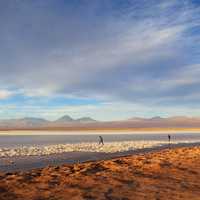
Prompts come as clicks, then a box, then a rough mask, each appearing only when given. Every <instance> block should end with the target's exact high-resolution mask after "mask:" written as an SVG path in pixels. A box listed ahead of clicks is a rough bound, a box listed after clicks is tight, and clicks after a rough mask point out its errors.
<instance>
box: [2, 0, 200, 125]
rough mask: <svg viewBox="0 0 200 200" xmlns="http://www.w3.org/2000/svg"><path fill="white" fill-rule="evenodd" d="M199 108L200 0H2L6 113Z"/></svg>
mask: <svg viewBox="0 0 200 200" xmlns="http://www.w3.org/2000/svg"><path fill="white" fill-rule="evenodd" d="M63 115H70V116H72V117H74V118H78V117H84V116H88V117H93V118H95V119H97V120H103V121H104V120H105V121H106V120H121V119H128V118H131V117H134V116H136V117H153V116H162V117H167V116H180V115H181V116H182V115H184V116H200V1H199V0H170V1H169V0H73V1H68V0H48V1H46V0H1V1H0V119H9V118H21V117H41V118H46V119H49V120H54V119H57V118H59V117H61V116H63Z"/></svg>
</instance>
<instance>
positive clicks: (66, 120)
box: [54, 115, 75, 123]
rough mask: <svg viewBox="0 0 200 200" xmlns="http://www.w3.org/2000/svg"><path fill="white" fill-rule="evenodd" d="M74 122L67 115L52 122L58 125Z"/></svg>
mask: <svg viewBox="0 0 200 200" xmlns="http://www.w3.org/2000/svg"><path fill="white" fill-rule="evenodd" d="M73 121H75V120H74V119H73V118H72V117H70V116H69V115H64V116H63V117H61V118H59V119H57V120H56V121H54V122H59V123H66V122H73Z"/></svg>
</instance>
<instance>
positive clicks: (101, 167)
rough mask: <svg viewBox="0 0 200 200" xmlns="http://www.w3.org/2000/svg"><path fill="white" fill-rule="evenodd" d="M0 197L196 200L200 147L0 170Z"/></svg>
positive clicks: (199, 194) (199, 189)
mask: <svg viewBox="0 0 200 200" xmlns="http://www.w3.org/2000/svg"><path fill="white" fill-rule="evenodd" d="M0 180H1V181H0V199H1V200H11V199H12V200H13V199H16V200H22V199H29V200H32V199H34V200H45V199H46V200H47V199H49V200H64V199H65V200H68V199H70V200H79V199H87V200H92V199H98V200H100V199H102V200H103V199H108V200H129V199H136V200H137V199H138V200H141V199H148V200H159V199H164V200H166V199H170V200H173V199H181V200H182V199H185V200H188V199H191V200H199V199H200V147H199V146H195V147H174V148H171V149H160V150H158V149H157V150H154V151H151V152H148V153H147V152H146V153H139V154H137V155H129V156H123V157H118V158H113V159H107V160H99V161H93V162H85V163H80V164H64V165H60V166H51V167H45V168H41V169H33V170H30V171H24V172H13V173H1V174H0Z"/></svg>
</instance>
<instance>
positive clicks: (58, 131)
mask: <svg viewBox="0 0 200 200" xmlns="http://www.w3.org/2000/svg"><path fill="white" fill-rule="evenodd" d="M112 133H115V134H123V133H124V134H131V133H133V134H143V133H144V134H148V133H149V134H152V133H158V134H160V133H170V134H173V133H200V128H157V127H155V128H154V127H153V128H109V129H108V128H107V129H106V128H84V127H81V128H76V127H74V128H37V129H36V128H35V129H0V136H1V135H81V134H101V135H104V134H112Z"/></svg>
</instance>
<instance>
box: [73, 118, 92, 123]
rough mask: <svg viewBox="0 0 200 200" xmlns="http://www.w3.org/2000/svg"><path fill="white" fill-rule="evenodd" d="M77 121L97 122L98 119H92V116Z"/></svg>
mask: <svg viewBox="0 0 200 200" xmlns="http://www.w3.org/2000/svg"><path fill="white" fill-rule="evenodd" d="M76 121H77V122H86V123H87V122H96V120H94V119H92V118H91V117H81V118H78V119H77V120H76Z"/></svg>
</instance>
